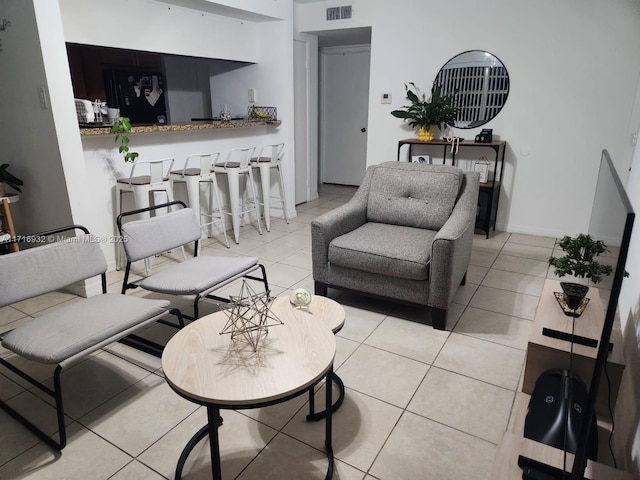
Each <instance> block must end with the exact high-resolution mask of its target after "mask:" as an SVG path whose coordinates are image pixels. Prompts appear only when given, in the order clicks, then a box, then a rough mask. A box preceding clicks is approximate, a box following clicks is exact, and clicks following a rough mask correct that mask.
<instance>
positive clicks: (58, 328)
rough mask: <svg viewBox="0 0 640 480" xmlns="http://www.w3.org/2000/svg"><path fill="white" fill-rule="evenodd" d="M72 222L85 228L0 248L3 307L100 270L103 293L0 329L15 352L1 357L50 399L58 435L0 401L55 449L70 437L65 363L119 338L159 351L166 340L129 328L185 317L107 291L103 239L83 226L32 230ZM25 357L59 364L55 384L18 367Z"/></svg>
mask: <svg viewBox="0 0 640 480" xmlns="http://www.w3.org/2000/svg"><path fill="white" fill-rule="evenodd" d="M76 229H79V230H81V231H82V232H83V234H82V235H79V236H77V237H70V238H68V239H65V238H61V239H60V240H58V241H56V242H53V243H48V244H45V245H40V246H37V247H34V248H28V249H25V250H22V251H20V252H15V253H10V254H7V255H0V307H4V306H5V305H11V304H14V303H16V302H20V301H22V300H26V299H28V298H32V297H36V296H39V295H42V294H44V293H47V292H52V291H56V290H60V289H62V288H64V287H67V286H69V285H71V284H74V283H76V282H81V281H83V280H86V279H89V278H92V277H94V276H96V275H100V277H101V281H102V295H96V296H93V297H90V298H83V299H80V300H78V301H77V302H73V303H69V304H67V305H63V306H62V307H60V308H56V309H55V310H53V311H51V312H49V313H45V314H44V315H40V316H38V317H36V318H31V319H28V320H26V321H25V322H21V324H20V325H19V326H18V327H16V328H14V329H13V330H11V331H8V332H4V333H2V334H0V340H1V341H2V346H3V347H4V348H6V349H7V350H9V351H10V352H12V354H3V355H2V356H0V365H2V366H4V367H6V368H7V369H9V370H10V371H12V372H13V373H15V374H16V375H19V376H20V377H21V378H23V379H24V380H26V381H28V382H29V383H30V384H31V385H33V386H34V387H36V388H38V389H39V390H40V391H42V392H44V394H45V395H47V396H49V397H51V398H52V399H53V401H54V404H55V408H56V414H57V421H58V437H59V439H58V440H57V441H56V440H54V439H53V438H51V437H50V436H49V434H48V433H46V432H44V431H43V430H42V429H41V428H40V427H38V426H36V425H35V424H33V423H32V422H31V421H30V420H28V419H27V418H26V417H24V416H23V414H22V413H18V412H17V411H16V410H14V409H13V408H12V407H11V406H9V405H8V404H7V403H5V402H4V401H0V408H2V410H4V411H5V412H7V413H8V414H9V415H11V416H12V417H13V418H14V419H16V420H18V421H19V422H20V423H22V424H23V425H24V426H25V427H26V428H28V429H29V430H30V431H31V432H32V433H34V434H35V435H37V436H38V437H39V438H40V439H41V440H42V441H43V442H45V443H46V444H47V445H49V447H51V448H53V449H54V450H62V449H63V448H64V447H65V445H66V443H67V435H66V425H65V416H64V407H63V402H62V386H61V379H60V374H61V373H62V371H63V370H66V369H68V368H69V367H71V366H73V365H75V364H77V363H78V362H80V361H82V360H84V359H86V358H87V356H89V355H90V354H91V353H93V352H95V351H96V350H99V349H100V348H103V347H105V346H106V345H109V344H111V343H113V342H116V341H121V342H123V343H127V344H128V345H131V346H135V347H136V348H141V349H143V350H144V351H147V352H149V353H152V351H151V350H153V352H155V354H156V355H158V356H159V355H160V354H161V350H162V348H163V347H162V346H161V345H157V344H155V343H153V342H150V341H148V340H146V339H144V338H142V337H138V336H135V335H132V334H133V333H134V332H136V331H138V330H140V329H142V328H143V327H146V326H147V325H148V324H150V323H152V322H156V321H159V322H162V323H166V324H168V325H171V326H175V327H181V326H183V325H184V322H183V320H182V315H181V314H180V312H179V311H178V310H169V301H168V300H151V299H146V298H140V297H136V296H128V297H127V296H124V295H120V294H117V293H107V280H106V274H105V272H106V270H107V262H106V260H105V257H104V254H103V253H102V249H101V247H100V242H99V241H98V239H96V238H93V237H91V235H89V231H88V230H87V229H86V228H85V227H82V226H80V225H70V226H68V227H63V228H60V229H56V230H50V231H48V232H42V233H38V234H35V235H32V236H31V237H32V238H35V239H39V238H48V237H51V236H56V237H59V238H60V237H62V235H60V234H62V233H65V235H69V234H68V233H66V232H69V231H73V230H76ZM169 313H173V314H175V315H177V316H178V320H179V324H180V325H174V324H173V323H169V322H166V320H164V317H165V316H167V315H168V314H169ZM23 359H27V360H30V361H32V362H36V363H40V364H49V365H56V368H55V371H54V373H53V382H52V383H53V387H52V388H50V387H48V386H46V385H44V384H42V383H41V382H39V381H38V380H36V379H35V378H33V377H32V376H31V375H29V374H28V373H27V372H26V371H25V370H23V368H24V367H25V365H26V363H27V362H25V361H24V360H23Z"/></svg>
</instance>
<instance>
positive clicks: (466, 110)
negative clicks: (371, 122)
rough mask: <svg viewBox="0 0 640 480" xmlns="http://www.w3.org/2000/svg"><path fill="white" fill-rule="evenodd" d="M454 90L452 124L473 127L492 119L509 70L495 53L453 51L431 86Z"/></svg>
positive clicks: (499, 105) (506, 90)
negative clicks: (454, 106)
mask: <svg viewBox="0 0 640 480" xmlns="http://www.w3.org/2000/svg"><path fill="white" fill-rule="evenodd" d="M438 85H439V86H441V88H442V93H443V94H448V93H453V94H454V102H455V105H456V107H458V118H457V120H456V123H455V125H453V126H454V127H456V128H475V127H479V126H481V125H484V124H485V123H487V122H488V121H490V120H492V119H493V118H494V117H495V116H496V115H497V114H498V113H499V112H500V110H502V107H503V106H504V104H505V102H506V101H507V96H508V95H509V74H508V73H507V69H506V68H505V66H504V65H503V63H502V62H501V61H500V59H498V57H496V56H495V55H493V54H491V53H489V52H485V51H482V50H469V51H467V52H463V53H461V54H459V55H456V56H455V57H453V58H452V59H451V60H449V61H448V62H447V63H446V64H445V65H444V66H443V67H442V68H441V69H440V72H439V73H438V75H437V76H436V79H435V81H434V86H438Z"/></svg>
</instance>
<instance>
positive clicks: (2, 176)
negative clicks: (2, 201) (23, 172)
mask: <svg viewBox="0 0 640 480" xmlns="http://www.w3.org/2000/svg"><path fill="white" fill-rule="evenodd" d="M8 168H9V164H8V163H3V164H2V165H0V197H2V196H4V195H6V193H7V192H6V190H5V188H4V186H5V185H9V186H10V187H11V188H13V189H14V190H15V191H16V192H22V189H21V188H20V187H21V186H22V185H24V183H23V182H22V180H20V179H19V178H18V177H16V176H15V175H13V174H11V173H10V172H9V171H8Z"/></svg>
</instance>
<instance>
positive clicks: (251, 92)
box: [249, 88, 256, 103]
mask: <svg viewBox="0 0 640 480" xmlns="http://www.w3.org/2000/svg"><path fill="white" fill-rule="evenodd" d="M255 102H256V89H255V88H250V89H249V103H255Z"/></svg>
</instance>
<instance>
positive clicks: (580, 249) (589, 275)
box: [549, 233, 613, 316]
mask: <svg viewBox="0 0 640 480" xmlns="http://www.w3.org/2000/svg"><path fill="white" fill-rule="evenodd" d="M558 246H559V247H560V248H561V249H562V251H563V252H565V253H566V255H564V256H562V257H554V256H551V257H549V265H551V266H552V267H554V268H555V270H554V273H555V274H556V275H557V276H559V277H564V276H565V275H573V276H574V277H577V278H586V279H588V280H591V282H593V284H594V285H596V284H598V283H600V282H601V281H602V277H606V276H608V275H610V274H611V272H612V271H613V267H611V265H603V264H601V263H600V262H598V261H597V260H595V258H596V257H598V256H599V255H602V254H603V253H606V252H608V251H609V250H608V249H607V246H606V245H605V243H604V242H603V241H602V240H595V239H593V238H592V237H591V235H587V234H584V233H581V234H579V235H577V236H576V237H575V238H572V237H569V236H564V237H562V239H561V240H560V241H559V242H558ZM560 286H561V287H562V291H563V292H564V295H565V300H566V304H567V306H568V308H569V310H568V311H567V310H565V313H567V314H568V315H572V316H579V314H576V310H577V309H578V307H580V305H581V303H582V301H583V298H584V297H585V296H586V295H587V292H588V291H589V287H588V286H587V285H584V284H581V283H575V282H560Z"/></svg>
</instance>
